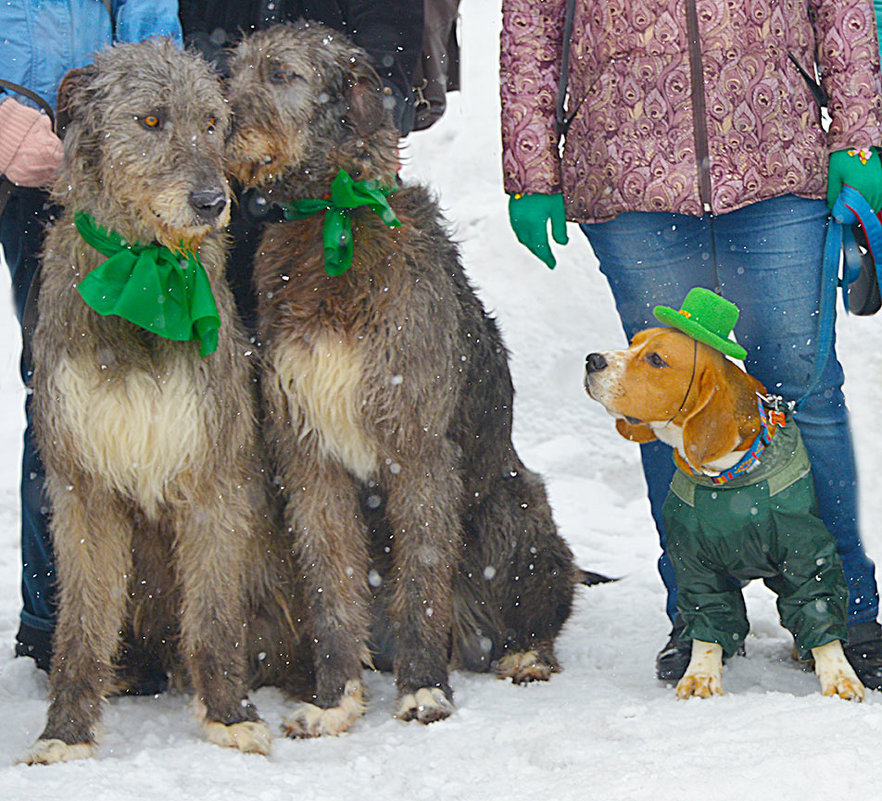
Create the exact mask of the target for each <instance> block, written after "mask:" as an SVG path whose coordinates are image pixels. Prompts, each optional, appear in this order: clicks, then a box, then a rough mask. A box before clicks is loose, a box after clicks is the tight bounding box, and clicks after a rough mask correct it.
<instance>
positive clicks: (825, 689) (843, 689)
mask: <svg viewBox="0 0 882 801" xmlns="http://www.w3.org/2000/svg"><path fill="white" fill-rule="evenodd" d="M821 692H822V693H823V694H824V695H827V696H838V697H839V698H844V699H845V700H846V701H858V702H860V701H863V700H864V696H865V695H866V690H865V689H864V685H863V684H861V681H860V679H857V678H855V679H852V678H850V677H849V676H840V677H838V678H837V679H836V680H835V681H832V682H830V683H826V684H822V685H821Z"/></svg>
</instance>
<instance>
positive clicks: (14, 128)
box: [0, 97, 63, 186]
mask: <svg viewBox="0 0 882 801" xmlns="http://www.w3.org/2000/svg"><path fill="white" fill-rule="evenodd" d="M62 152H63V151H62V146H61V140H60V139H59V138H58V137H57V136H56V135H55V133H54V132H53V130H52V122H51V121H50V120H49V117H47V116H46V115H45V114H41V113H40V112H39V111H37V109H35V108H31V107H30V106H25V105H23V104H22V103H19V102H18V101H17V100H15V99H14V98H11V97H10V98H7V99H6V100H4V101H3V102H2V103H0V173H3V174H4V175H6V177H7V178H8V179H9V180H10V181H12V182H13V183H15V184H18V185H19V186H45V185H46V184H49V183H51V181H52V178H53V177H54V176H55V173H56V172H58V168H59V167H60V166H61V157H62Z"/></svg>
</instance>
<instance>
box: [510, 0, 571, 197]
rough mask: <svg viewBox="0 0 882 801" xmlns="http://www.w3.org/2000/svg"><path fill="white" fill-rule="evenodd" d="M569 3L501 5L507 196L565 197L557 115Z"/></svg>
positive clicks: (520, 0) (534, 0) (527, 0)
mask: <svg viewBox="0 0 882 801" xmlns="http://www.w3.org/2000/svg"><path fill="white" fill-rule="evenodd" d="M565 8H566V3H565V0H503V3H502V36H501V40H500V59H499V61H500V95H501V100H502V170H503V179H504V182H505V191H506V192H507V193H509V194H513V193H515V192H522V193H525V194H526V193H533V192H538V193H543V194H551V193H555V192H560V191H561V177H560V155H559V153H558V135H557V132H556V130H555V110H556V106H557V91H558V82H559V78H560V62H561V58H562V40H563V26H564V11H565Z"/></svg>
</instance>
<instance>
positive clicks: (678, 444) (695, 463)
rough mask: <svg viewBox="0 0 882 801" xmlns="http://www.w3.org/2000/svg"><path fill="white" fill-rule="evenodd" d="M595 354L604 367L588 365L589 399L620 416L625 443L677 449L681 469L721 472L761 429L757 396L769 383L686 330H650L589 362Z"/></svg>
mask: <svg viewBox="0 0 882 801" xmlns="http://www.w3.org/2000/svg"><path fill="white" fill-rule="evenodd" d="M595 357H600V359H602V360H603V363H604V367H603V368H602V369H599V370H592V369H591V367H590V365H589V369H588V371H587V372H586V377H585V388H586V390H587V391H588V394H589V395H590V396H591V397H592V398H594V400H596V401H598V402H600V403H601V404H602V405H603V406H604V408H605V409H606V410H607V411H608V412H609V413H610V414H611V415H612V416H613V417H615V418H616V429H617V430H618V432H619V433H620V434H621V435H622V436H623V437H625V439H628V440H631V441H632V442H638V443H643V442H650V441H651V440H654V439H661V440H662V441H663V442H668V444H671V445H673V446H675V448H676V453H675V457H674V458H675V460H676V461H677V465H678V466H679V467H681V468H686V467H687V465H688V468H691V469H692V470H693V471H695V472H698V473H711V474H713V473H717V472H719V471H720V469H721V468H719V467H717V465H718V464H719V463H720V461H721V460H722V461H731V460H732V457H733V455H736V454H737V455H738V456H739V458H740V455H741V454H743V452H744V451H745V450H746V449H747V448H749V447H750V444H751V443H752V442H753V440H754V438H755V437H756V435H757V432H758V431H759V426H760V421H759V413H758V411H757V404H756V393H757V392H760V393H764V392H765V388H764V387H763V385H762V384H761V383H760V382H759V381H757V380H756V379H755V378H753V376H750V375H748V374H747V373H745V372H744V371H743V370H741V369H740V368H739V367H738V366H737V365H735V364H734V363H733V362H731V361H729V360H728V359H726V358H725V357H724V356H723V354H722V353H720V352H719V351H717V350H714V349H713V348H711V347H709V346H708V345H705V344H703V343H701V342H696V341H695V340H694V339H691V338H690V337H688V336H686V334H683V333H681V332H680V331H677V330H675V329H673V328H648V329H646V330H645V331H640V332H639V333H637V334H636V335H635V336H634V339H633V340H632V341H631V346H630V347H629V348H627V349H626V350H619V351H609V352H605V353H593V354H591V356H590V357H589V360H590V359H592V358H595ZM595 364H600V361H599V360H597V359H596V358H595ZM735 461H737V459H735ZM733 463H734V462H733Z"/></svg>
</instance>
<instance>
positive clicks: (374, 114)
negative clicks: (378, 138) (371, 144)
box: [344, 58, 394, 137]
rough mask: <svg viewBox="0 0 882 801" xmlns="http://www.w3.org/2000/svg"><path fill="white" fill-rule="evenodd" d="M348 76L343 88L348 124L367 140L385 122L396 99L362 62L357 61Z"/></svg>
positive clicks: (353, 62)
mask: <svg viewBox="0 0 882 801" xmlns="http://www.w3.org/2000/svg"><path fill="white" fill-rule="evenodd" d="M349 72H350V74H349V75H348V76H347V78H346V85H345V87H344V95H345V98H346V120H347V122H348V123H349V124H350V125H351V126H352V127H353V128H354V129H355V130H356V131H357V132H358V134H359V135H360V136H364V137H368V136H371V135H372V134H373V133H375V132H376V131H377V129H378V128H380V126H381V125H382V124H383V123H384V122H385V121H386V119H387V118H386V115H387V114H388V113H389V109H391V106H392V104H393V103H394V98H393V97H392V94H391V90H389V89H387V88H386V87H384V86H383V82H382V81H381V80H380V76H379V75H377V73H376V72H375V71H374V69H373V67H371V65H370V64H368V63H367V62H366V61H365V60H364V59H363V58H355V59H354V60H353V61H352V62H351V64H350V65H349Z"/></svg>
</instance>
